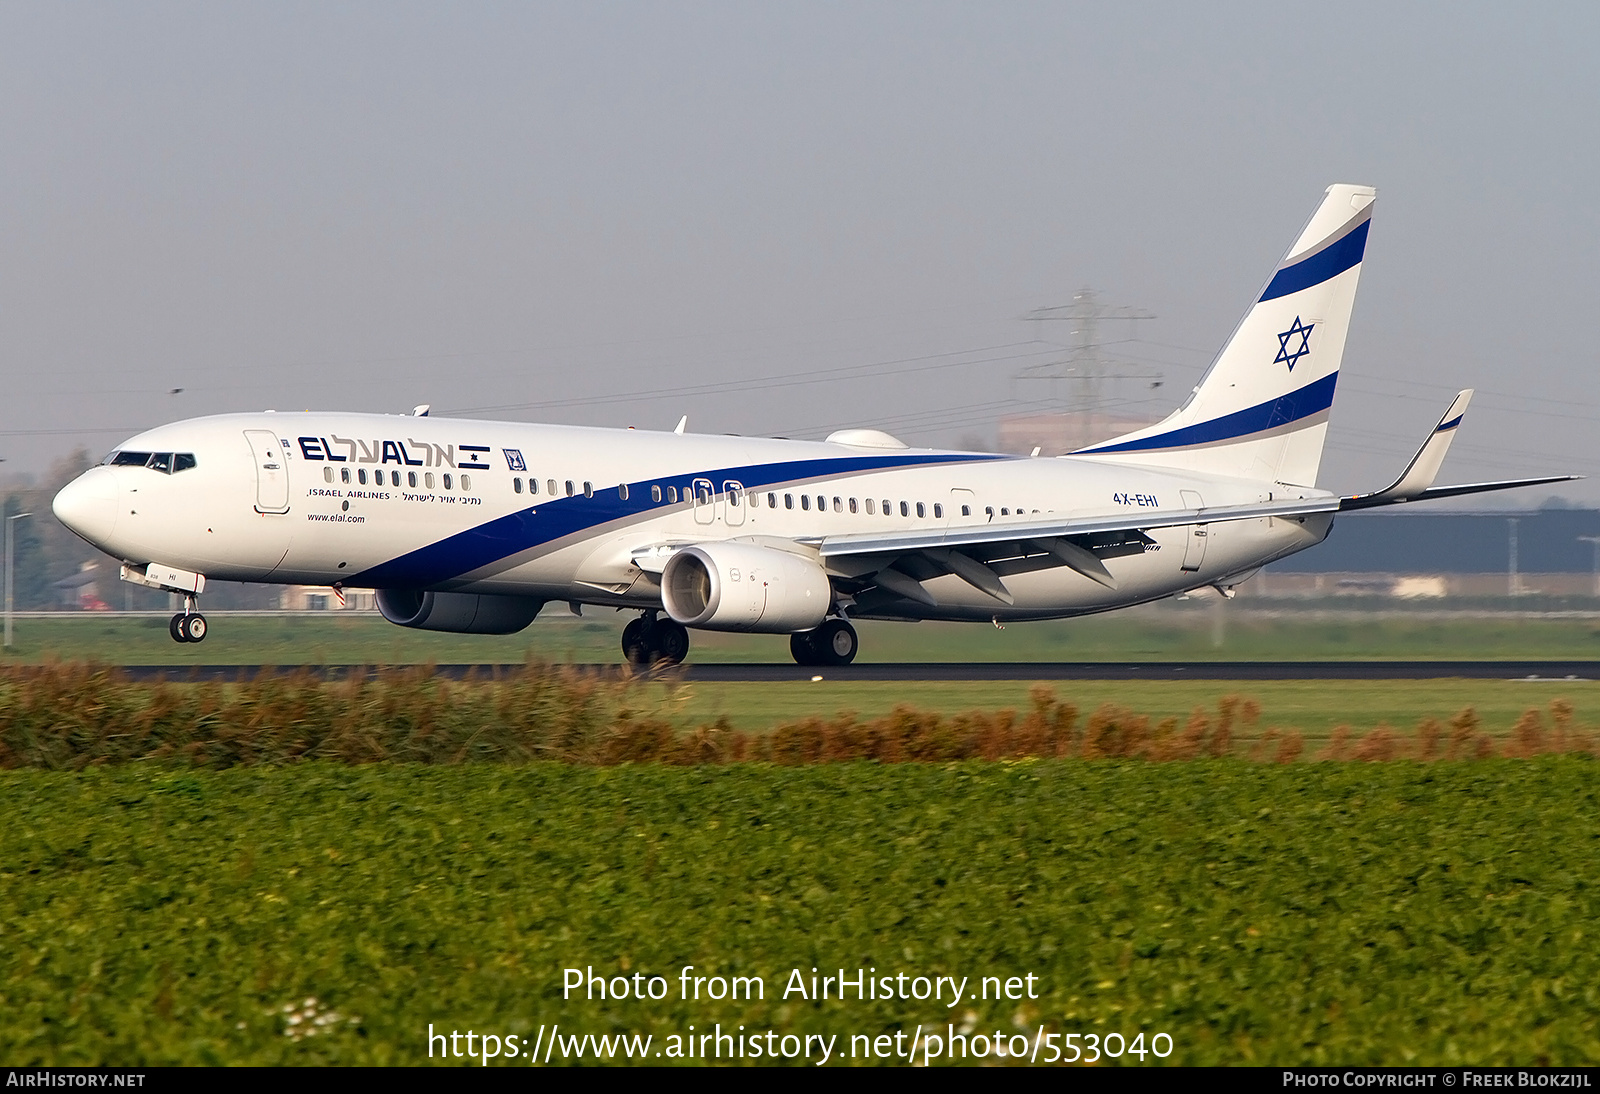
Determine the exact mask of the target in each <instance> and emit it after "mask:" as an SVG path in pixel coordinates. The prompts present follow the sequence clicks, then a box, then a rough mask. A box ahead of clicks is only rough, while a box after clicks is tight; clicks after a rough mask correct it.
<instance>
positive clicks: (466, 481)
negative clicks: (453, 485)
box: [461, 475, 472, 490]
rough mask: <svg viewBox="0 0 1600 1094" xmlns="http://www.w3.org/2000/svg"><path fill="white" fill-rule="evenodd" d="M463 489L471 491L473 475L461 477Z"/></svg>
mask: <svg viewBox="0 0 1600 1094" xmlns="http://www.w3.org/2000/svg"><path fill="white" fill-rule="evenodd" d="M461 489H463V490H471V489H472V476H471V475H462V476H461Z"/></svg>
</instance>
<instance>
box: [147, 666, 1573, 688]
mask: <svg viewBox="0 0 1600 1094" xmlns="http://www.w3.org/2000/svg"><path fill="white" fill-rule="evenodd" d="M523 667H524V666H523V665H521V664H510V665H495V664H482V665H435V666H434V668H433V671H434V673H435V674H437V675H439V676H442V677H445V678H447V679H451V680H460V679H465V678H466V677H468V676H477V677H480V678H485V679H490V678H493V677H496V676H502V677H503V676H511V675H515V674H517V673H519V672H521V671H522V669H523ZM572 667H573V668H576V669H580V670H584V671H589V672H603V673H619V674H620V673H621V672H622V671H623V668H622V666H620V665H616V664H609V665H574V666H572ZM122 671H123V672H125V673H126V674H127V675H128V676H129V677H130V678H131V679H134V680H156V679H166V680H172V681H183V680H190V681H239V680H249V679H252V678H254V677H256V676H258V675H260V674H261V673H263V672H270V673H275V674H287V673H291V672H295V671H297V670H295V669H293V668H283V667H277V666H263V665H128V666H125V667H124V668H123V669H122ZM309 671H311V672H313V673H315V674H316V675H318V676H322V677H325V678H333V679H344V678H346V677H348V676H349V675H350V673H352V672H366V673H368V674H371V673H372V672H374V671H375V670H374V669H373V667H372V666H367V665H321V666H309ZM639 675H641V676H646V677H648V676H651V675H656V676H660V677H663V678H670V679H673V680H685V681H695V682H702V681H703V682H707V683H734V684H737V683H746V684H761V683H782V682H784V681H809V680H814V679H816V678H818V677H821V678H822V679H824V680H832V681H851V680H859V681H862V682H878V683H908V684H910V683H929V682H933V681H946V682H959V681H983V680H1448V679H1466V680H1531V681H1537V680H1571V681H1585V680H1596V679H1600V661H1151V662H1137V661H1075V662H1055V661H978V662H966V663H960V662H924V663H920V664H862V665H847V666H843V667H838V668H810V667H806V666H802V665H792V664H729V663H723V664H716V663H712V664H694V663H690V664H687V665H677V666H671V667H663V668H661V669H657V670H647V671H641V672H639Z"/></svg>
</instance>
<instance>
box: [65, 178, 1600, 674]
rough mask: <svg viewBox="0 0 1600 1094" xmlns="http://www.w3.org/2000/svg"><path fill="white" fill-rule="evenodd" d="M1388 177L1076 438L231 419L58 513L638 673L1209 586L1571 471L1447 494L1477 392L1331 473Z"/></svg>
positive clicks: (171, 443) (185, 571) (119, 454)
mask: <svg viewBox="0 0 1600 1094" xmlns="http://www.w3.org/2000/svg"><path fill="white" fill-rule="evenodd" d="M1375 194H1376V191H1374V190H1373V189H1372V188H1370V187H1365V186H1348V185H1337V186H1332V187H1329V188H1328V191H1327V194H1326V196H1325V197H1324V198H1323V200H1322V202H1321V204H1320V205H1319V206H1318V208H1317V210H1316V212H1315V214H1314V215H1313V216H1312V217H1311V220H1310V221H1309V222H1308V223H1307V225H1306V227H1305V228H1304V230H1303V231H1302V232H1301V233H1300V235H1299V236H1298V237H1297V238H1296V239H1295V241H1294V244H1293V245H1292V246H1291V247H1290V248H1289V251H1288V253H1287V255H1286V256H1285V257H1284V259H1283V260H1282V261H1281V262H1280V263H1279V264H1278V265H1277V267H1276V268H1275V269H1274V270H1273V271H1272V274H1271V276H1270V277H1269V278H1268V279H1267V282H1266V286H1265V288H1264V289H1262V290H1261V292H1260V293H1258V294H1257V296H1256V298H1255V300H1254V301H1253V303H1252V304H1251V306H1250V308H1249V310H1248V311H1247V312H1246V313H1245V316H1244V318H1243V319H1242V320H1241V321H1240V323H1239V325H1238V327H1237V328H1235V330H1234V332H1233V335H1232V336H1231V337H1230V338H1229V340H1228V341H1227V343H1226V345H1225V346H1224V347H1223V349H1222V351H1221V353H1220V354H1218V356H1217V357H1216V359H1215V361H1214V362H1213V363H1212V365H1211V367H1210V369H1209V370H1208V371H1207V372H1206V373H1205V375H1204V377H1203V378H1202V379H1201V381H1200V383H1199V384H1198V385H1196V386H1195V388H1194V389H1193V390H1192V391H1191V392H1190V393H1189V396H1188V399H1187V400H1186V401H1185V402H1184V403H1183V405H1182V406H1180V407H1179V408H1178V409H1177V410H1176V411H1174V412H1173V413H1172V414H1171V415H1170V416H1169V417H1167V418H1166V419H1165V420H1164V421H1162V422H1160V423H1159V424H1156V425H1153V426H1149V427H1148V428H1144V429H1140V430H1138V431H1136V432H1133V433H1129V434H1127V435H1126V436H1121V437H1117V438H1115V439H1112V440H1108V441H1105V442H1103V443H1099V444H1094V445H1091V446H1089V447H1087V448H1084V449H1082V450H1080V451H1077V452H1074V453H1072V454H1070V455H1066V456H1059V457H1053V458H1037V457H1033V458H1025V457H1022V458H1019V457H1015V456H1003V455H995V454H992V453H981V452H957V451H946V450H938V449H913V448H910V447H908V446H907V445H905V444H903V443H901V442H900V441H898V440H896V439H895V438H894V437H891V436H889V435H888V434H886V433H882V432H879V431H877V430H873V429H846V430H841V431H839V432H837V433H834V434H832V435H831V436H829V437H828V438H827V439H826V440H825V441H821V442H815V441H795V440H780V439H753V438H745V437H732V436H699V435H694V434H690V433H687V432H685V431H684V428H683V423H679V428H678V429H677V430H675V431H673V432H670V433H669V432H647V431H643V430H632V429H626V430H624V429H595V428H579V427H575V426H562V425H531V424H525V423H517V422H489V421H477V420H463V419H454V420H452V419H446V418H439V417H433V416H431V415H428V414H427V413H426V408H425V407H419V408H418V409H417V411H416V412H414V413H413V414H412V415H409V416H408V415H382V414H342V413H322V412H307V413H296V414H287V413H285V414H277V413H273V412H271V411H268V412H266V413H256V414H226V415H220V416H215V417H206V418H196V419H192V420H189V421H183V422H178V423H175V424H172V425H164V426H161V427H159V428H156V429H152V430H149V431H148V432H145V433H141V434H139V435H138V436H136V437H132V438H130V439H128V440H127V441H126V442H124V443H123V444H121V445H119V446H118V447H117V448H116V450H115V451H113V452H112V453H111V454H110V455H108V456H107V457H106V458H105V459H104V461H102V463H101V464H100V465H99V466H96V467H93V468H91V469H90V470H88V471H87V472H85V473H84V474H83V475H82V476H81V477H79V478H78V479H76V480H75V481H73V482H72V483H70V484H68V485H67V487H66V488H65V489H63V490H62V491H61V492H60V493H59V494H58V495H57V496H56V498H55V503H54V508H55V513H56V516H57V517H59V518H60V520H61V522H62V523H63V524H65V525H66V526H67V527H68V528H71V529H72V530H73V531H74V532H76V533H77V534H78V535H79V536H82V537H83V538H84V539H85V540H87V541H88V542H89V543H91V544H93V545H94V546H95V547H98V548H99V549H101V550H102V551H105V552H107V553H108V554H111V555H113V556H115V557H117V558H120V559H121V560H122V561H123V565H122V577H123V578H124V579H125V580H127V581H131V582H136V583H138V584H140V585H146V586H150V587H153V588H157V589H165V590H168V591H170V592H175V593H179V594H182V596H183V597H184V610H183V611H182V612H180V613H178V614H176V615H174V616H173V618H172V623H171V632H172V637H173V638H174V639H176V640H178V641H180V642H199V641H200V640H201V639H203V638H204V637H205V635H206V620H205V617H204V616H202V615H201V614H200V613H199V611H198V598H199V596H200V595H201V593H202V592H203V591H204V588H205V583H206V580H207V579H208V578H213V579H226V580H230V581H252V582H272V583H295V584H306V585H327V586H332V587H333V588H334V589H336V590H343V589H371V590H374V591H375V593H376V597H375V599H376V602H377V606H378V609H379V610H380V611H381V612H382V614H383V616H384V618H386V619H388V620H389V621H390V622H391V623H397V624H399V625H400V626H402V627H416V628H420V629H423V630H434V631H454V632H458V633H467V634H511V633H514V632H516V631H519V630H521V629H522V628H524V627H526V626H527V625H528V624H529V623H531V622H532V621H533V618H534V617H535V616H536V615H538V614H539V611H540V609H541V608H542V607H544V605H546V604H547V603H550V602H552V601H554V602H558V603H559V602H563V601H565V602H566V603H568V604H570V605H572V606H573V610H580V606H581V605H585V604H588V605H597V606H603V607H610V608H616V609H623V610H633V611H637V612H638V613H639V615H638V616H637V618H635V619H633V620H632V621H631V622H629V623H628V624H627V626H626V627H625V628H624V629H623V631H622V647H623V652H624V654H625V656H626V657H627V658H628V660H630V661H633V662H635V663H653V662H657V661H663V660H665V661H669V662H677V661H682V660H683V659H684V657H685V656H686V655H687V654H688V652H689V630H690V629H695V628H698V629H703V630H713V631H745V632H756V633H765V634H780V635H781V634H786V635H789V636H790V649H791V652H792V654H793V656H794V658H795V660H796V661H798V662H800V663H801V664H819V665H842V664H848V663H849V662H850V661H851V660H853V659H854V658H855V656H856V651H857V636H856V631H855V628H854V627H853V626H852V625H851V620H853V619H889V620H924V619H941V620H968V621H974V622H983V623H988V622H990V621H993V622H995V623H1005V622H1008V621H1012V620H1033V619H1054V618H1060V617H1064V616H1075V615H1084V614H1088V613H1092V612H1103V611H1108V610H1111V609H1114V608H1121V607H1126V606H1128V605H1133V604H1140V603H1145V602H1147V601H1152V600H1157V599H1160V598H1163V597H1169V596H1173V595H1175V594H1179V593H1184V592H1188V591H1192V590H1197V589H1202V588H1206V587H1212V588H1214V589H1216V590H1217V591H1219V592H1221V593H1223V594H1224V595H1230V594H1231V592H1232V589H1233V587H1234V586H1235V585H1237V584H1238V583H1239V582H1241V581H1243V580H1245V579H1246V578H1247V577H1249V576H1250V575H1251V574H1253V573H1255V572H1256V571H1257V570H1259V569H1260V568H1261V567H1262V566H1264V565H1266V564H1267V563H1270V562H1272V561H1273V560H1275V559H1280V558H1283V557H1284V556H1286V555H1290V554H1293V553H1294V552H1296V551H1302V550H1304V549H1306V548H1307V547H1310V546H1313V545H1314V544H1317V543H1320V542H1321V541H1322V540H1323V539H1324V538H1325V537H1326V536H1327V534H1328V531H1329V529H1330V528H1331V526H1332V524H1333V519H1334V517H1335V515H1336V514H1338V513H1340V512H1345V511H1349V510H1352V509H1363V508H1369V507H1373V506H1381V505H1394V504H1398V503H1403V502H1411V501H1419V500H1423V499H1428V498H1440V497H1448V496H1452V495H1459V494H1471V493H1478V492H1481V491H1487V490H1502V489H1507V488H1511V487H1517V486H1532V485H1537V484H1540V483H1551V482H1559V481H1563V480H1565V479H1569V478H1573V477H1575V476H1569V475H1558V476H1551V477H1547V478H1536V479H1520V480H1512V481H1501V482H1481V483H1473V484H1469V485H1462V486H1446V487H1436V486H1434V485H1433V481H1434V477H1435V475H1436V474H1437V472H1438V470H1439V466H1440V463H1441V461H1443V459H1444V456H1445V452H1446V450H1447V449H1448V447H1449V445H1450V442H1451V440H1452V438H1453V437H1454V436H1455V431H1456V429H1457V427H1458V426H1459V425H1460V424H1461V419H1462V414H1463V412H1464V411H1465V410H1466V407H1467V402H1468V400H1469V399H1470V397H1471V395H1472V392H1471V391H1463V392H1462V393H1461V394H1460V395H1458V396H1457V397H1456V399H1455V400H1454V401H1453V402H1452V403H1451V405H1450V407H1449V409H1448V410H1447V411H1446V412H1445V414H1444V416H1443V417H1442V418H1441V419H1440V421H1439V424H1438V426H1437V427H1436V428H1435V429H1434V431H1433V432H1432V434H1431V435H1430V436H1429V437H1428V438H1427V440H1426V441H1425V443H1424V444H1423V445H1422V447H1421V449H1420V450H1419V451H1418V453H1417V455H1416V457H1415V458H1414V459H1413V460H1412V461H1411V463H1410V465H1409V466H1408V467H1407V468H1406V470H1405V471H1404V473H1402V474H1401V475H1400V477H1399V478H1398V479H1397V480H1396V481H1395V482H1394V483H1393V484H1391V485H1390V486H1388V487H1386V488H1384V489H1382V490H1378V491H1376V492H1373V493H1370V494H1361V495H1352V496H1345V497H1341V496H1339V495H1337V494H1333V493H1330V492H1328V491H1326V490H1319V489H1317V487H1316V485H1315V484H1316V480H1317V469H1318V465H1319V464H1320V462H1321V459H1322V447H1323V439H1324V437H1325V435H1326V433H1327V430H1328V415H1329V411H1330V410H1331V408H1332V406H1333V397H1334V387H1335V385H1336V384H1337V382H1338V378H1339V367H1340V361H1341V358H1342V357H1343V354H1344V344H1345V334H1346V331H1347V330H1348V328H1349V324H1350V313H1351V309H1352V307H1353V305H1354V302H1355V294H1356V281H1357V279H1358V278H1359V277H1360V274H1361V263H1362V259H1363V256H1364V254H1365V251H1366V245H1367V229H1368V226H1369V225H1370V223H1371V216H1372V205H1373V199H1374V197H1375Z"/></svg>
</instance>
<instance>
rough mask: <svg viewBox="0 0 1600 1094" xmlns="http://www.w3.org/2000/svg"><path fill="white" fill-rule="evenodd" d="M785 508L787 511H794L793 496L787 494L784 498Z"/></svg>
mask: <svg viewBox="0 0 1600 1094" xmlns="http://www.w3.org/2000/svg"><path fill="white" fill-rule="evenodd" d="M783 507H784V508H785V509H793V508H794V495H793V494H785V495H784V496H783Z"/></svg>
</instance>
